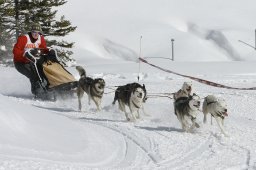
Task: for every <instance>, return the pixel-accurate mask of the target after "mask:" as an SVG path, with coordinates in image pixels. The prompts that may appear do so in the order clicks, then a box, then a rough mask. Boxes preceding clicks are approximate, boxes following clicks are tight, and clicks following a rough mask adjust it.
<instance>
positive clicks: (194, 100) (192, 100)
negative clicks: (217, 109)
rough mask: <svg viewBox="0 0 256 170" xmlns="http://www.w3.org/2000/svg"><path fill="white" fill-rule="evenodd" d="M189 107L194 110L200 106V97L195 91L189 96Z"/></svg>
mask: <svg viewBox="0 0 256 170" xmlns="http://www.w3.org/2000/svg"><path fill="white" fill-rule="evenodd" d="M189 107H190V109H191V110H193V111H195V110H198V109H199V107H200V97H199V96H198V95H196V94H195V93H194V94H193V95H192V96H189Z"/></svg>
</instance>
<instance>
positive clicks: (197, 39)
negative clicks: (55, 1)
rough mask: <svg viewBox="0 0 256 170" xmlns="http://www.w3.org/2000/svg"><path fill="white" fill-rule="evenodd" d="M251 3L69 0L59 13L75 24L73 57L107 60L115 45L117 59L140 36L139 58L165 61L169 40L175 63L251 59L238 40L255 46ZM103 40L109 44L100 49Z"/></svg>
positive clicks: (135, 48)
mask: <svg viewBox="0 0 256 170" xmlns="http://www.w3.org/2000/svg"><path fill="white" fill-rule="evenodd" d="M255 5H256V2H255V1H254V0H246V1H243V0H236V1H233V0H225V2H223V1H222V0H215V1H210V0H195V1H185V0H150V1H148V0H139V1H138V0H122V1H118V0H108V1H102V0H95V1H90V0H85V1H82V2H81V1H78V0H72V1H68V3H67V4H66V5H64V6H63V7H62V8H60V10H59V14H60V15H62V14H65V15H66V17H67V18H69V19H70V20H71V21H72V24H74V25H76V26H78V28H77V30H76V32H75V33H72V34H70V36H68V37H67V39H68V40H69V41H70V40H71V41H74V42H76V44H75V56H76V57H81V56H83V57H85V56H87V55H86V54H87V52H90V53H92V54H93V55H94V56H95V57H101V58H109V55H111V53H112V52H113V51H115V52H117V51H116V49H117V48H118V47H120V45H121V46H122V48H120V51H119V52H118V54H122V55H121V56H126V54H127V51H130V52H129V53H131V52H132V53H136V54H139V51H140V37H141V36H142V45H141V48H142V56H144V57H168V58H170V57H171V55H172V53H171V51H172V48H171V39H172V38H173V39H175V41H174V55H175V60H176V61H232V60H235V61H237V60H238V61H239V60H245V61H251V60H254V61H255V60H256V52H255V50H254V49H253V48H251V47H249V46H247V45H245V44H244V43H241V42H239V40H242V41H244V42H246V43H248V44H250V45H252V46H255V28H256V25H255V22H254V19H255V17H256V13H255V8H254V6H255ZM70 9H75V10H70ZM81 16H82V17H81ZM106 40H107V41H111V42H112V43H111V45H110V46H108V47H109V48H107V49H104V47H103V46H104V44H105V43H103V42H104V41H106ZM117 44H118V46H117V47H115V45H117ZM125 48H126V50H124V49H125ZM131 50H132V51H131ZM128 60H129V59H128Z"/></svg>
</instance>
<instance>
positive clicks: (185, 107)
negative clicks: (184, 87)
mask: <svg viewBox="0 0 256 170" xmlns="http://www.w3.org/2000/svg"><path fill="white" fill-rule="evenodd" d="M174 108H175V113H176V115H177V118H178V120H179V121H180V123H181V126H182V129H183V130H184V131H185V132H189V131H191V130H193V129H194V128H195V127H197V128H199V125H198V123H197V122H196V116H197V113H198V111H199V108H200V97H199V96H198V95H196V94H193V95H190V96H188V97H180V98H178V99H177V100H175V102H174ZM191 123H192V124H191Z"/></svg>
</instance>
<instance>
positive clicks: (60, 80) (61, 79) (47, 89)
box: [28, 48, 78, 100]
mask: <svg viewBox="0 0 256 170" xmlns="http://www.w3.org/2000/svg"><path fill="white" fill-rule="evenodd" d="M31 50H32V49H31ZM31 50H30V51H29V53H28V54H29V57H30V58H29V57H28V58H29V59H30V60H31V61H32V62H33V63H34V68H35V72H36V74H37V75H38V78H39V80H40V86H41V88H42V90H41V92H40V94H37V95H36V96H35V97H36V98H40V99H43V100H56V99H57V96H63V95H64V96H69V95H73V93H74V92H75V91H76V89H77V86H78V81H77V80H76V79H75V77H74V76H73V75H72V74H71V73H70V72H68V71H67V70H66V69H65V68H64V66H63V64H61V62H60V60H59V58H58V55H57V51H56V50H54V49H51V48H50V49H49V52H48V53H45V52H40V51H41V50H42V49H33V50H34V51H33V52H34V53H35V50H37V53H36V54H34V53H33V54H34V55H33V54H32V53H31ZM31 57H32V58H31Z"/></svg>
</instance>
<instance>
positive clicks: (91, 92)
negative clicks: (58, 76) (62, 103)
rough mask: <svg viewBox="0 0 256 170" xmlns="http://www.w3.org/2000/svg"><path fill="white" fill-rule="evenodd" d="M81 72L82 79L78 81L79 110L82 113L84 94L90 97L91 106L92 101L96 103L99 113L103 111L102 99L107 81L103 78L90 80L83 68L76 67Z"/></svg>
mask: <svg viewBox="0 0 256 170" xmlns="http://www.w3.org/2000/svg"><path fill="white" fill-rule="evenodd" d="M76 69H77V71H78V72H79V75H80V79H79V81H78V87H77V97H78V109H79V111H81V109H82V104H81V98H82V97H83V95H84V92H85V93H86V94H87V95H88V103H89V105H90V103H91V99H92V100H93V101H94V103H95V105H96V107H97V111H100V110H101V99H102V97H103V93H104V88H105V81H104V80H103V79H102V78H96V79H93V78H90V77H87V76H86V71H85V70H84V69H83V67H81V66H76Z"/></svg>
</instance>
